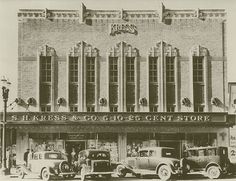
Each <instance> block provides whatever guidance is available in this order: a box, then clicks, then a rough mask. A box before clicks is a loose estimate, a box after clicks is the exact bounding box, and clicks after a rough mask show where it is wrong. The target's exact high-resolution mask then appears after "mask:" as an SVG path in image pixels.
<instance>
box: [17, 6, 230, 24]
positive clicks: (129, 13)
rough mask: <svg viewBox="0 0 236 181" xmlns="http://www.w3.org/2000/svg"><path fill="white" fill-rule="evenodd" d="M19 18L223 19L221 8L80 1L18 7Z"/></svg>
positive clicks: (162, 20) (82, 20) (224, 13)
mask: <svg viewBox="0 0 236 181" xmlns="http://www.w3.org/2000/svg"><path fill="white" fill-rule="evenodd" d="M18 18H19V20H22V19H51V20H53V19H71V20H74V19H76V20H77V19H78V20H79V21H80V22H81V23H84V22H86V20H95V19H123V20H126V21H129V20H133V19H135V20H136V19H157V20H159V21H160V22H164V21H165V20H169V19H194V18H199V19H203V20H204V19H222V18H223V19H225V18H226V12H225V10H223V9H196V10H170V9H165V6H164V5H163V4H161V6H160V7H159V8H157V10H124V9H121V10H91V9H86V6H85V5H84V4H83V3H82V4H81V7H80V10H49V9H20V10H19V12H18Z"/></svg>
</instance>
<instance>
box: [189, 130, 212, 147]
mask: <svg viewBox="0 0 236 181" xmlns="http://www.w3.org/2000/svg"><path fill="white" fill-rule="evenodd" d="M186 137H187V145H186V147H187V148H192V147H200V146H216V145H217V141H216V140H217V134H216V133H188V134H187V135H186Z"/></svg>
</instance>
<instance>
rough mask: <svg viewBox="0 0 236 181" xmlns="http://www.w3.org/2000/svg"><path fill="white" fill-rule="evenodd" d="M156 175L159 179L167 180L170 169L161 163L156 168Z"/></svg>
mask: <svg viewBox="0 0 236 181" xmlns="http://www.w3.org/2000/svg"><path fill="white" fill-rule="evenodd" d="M158 176H159V178H160V179H161V180H169V179H170V177H171V169H170V167H168V166H167V165H162V166H161V167H160V168H159V169H158Z"/></svg>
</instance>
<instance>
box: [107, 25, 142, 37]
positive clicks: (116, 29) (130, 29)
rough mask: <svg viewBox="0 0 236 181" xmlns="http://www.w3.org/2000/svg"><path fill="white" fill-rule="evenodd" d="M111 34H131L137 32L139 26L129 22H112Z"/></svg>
mask: <svg viewBox="0 0 236 181" xmlns="http://www.w3.org/2000/svg"><path fill="white" fill-rule="evenodd" d="M109 29H110V31H109V32H110V35H112V36H114V35H116V34H121V33H130V34H137V33H138V31H137V27H136V25H134V24H128V23H112V24H110V27H109Z"/></svg>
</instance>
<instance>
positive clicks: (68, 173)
mask: <svg viewBox="0 0 236 181" xmlns="http://www.w3.org/2000/svg"><path fill="white" fill-rule="evenodd" d="M74 174H76V173H75V172H66V173H59V174H57V176H63V175H74ZM51 175H56V174H53V173H51Z"/></svg>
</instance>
